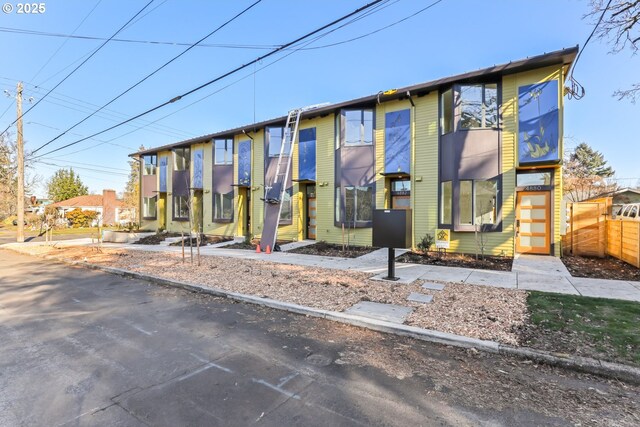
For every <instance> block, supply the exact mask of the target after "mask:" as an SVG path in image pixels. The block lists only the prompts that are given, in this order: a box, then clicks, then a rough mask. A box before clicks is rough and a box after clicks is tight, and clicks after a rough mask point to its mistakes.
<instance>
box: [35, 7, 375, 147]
mask: <svg viewBox="0 0 640 427" xmlns="http://www.w3.org/2000/svg"><path fill="white" fill-rule="evenodd" d="M382 1H383V0H374V1H372V2H370V3H368V4H366V5H364V6H362V7H360V8H358V9H356V10H354V11H353V12H350V13H348V14H346V15H343V16H342V17H340V18H338V19H335V20H333V21H331V22H330V23H328V24H325V25H323V26H321V27H319V28H317V29H315V30H313V31H311V32H309V33H307V34H305V35H303V36H301V37H298V38H296V39H295V40H293V41H291V42H288V43H286V44H284V45H282V46H281V47H279V48H277V49H274V50H272V51H271V52H269V53H266V54H264V55H262V56H260V57H258V58H256V59H254V60H251V61H249V62H247V63H246V64H242V65H240V66H238V67H236V68H234V69H233V70H231V71H228V72H226V73H224V74H222V75H220V76H218V77H216V78H214V79H212V80H209V81H208V82H206V83H203V84H201V85H200V86H197V87H195V88H193V89H191V90H189V91H187V92H184V93H183V94H181V95H178V96H175V97H173V98H171V99H169V100H168V101H165V102H163V103H162V104H159V105H156V106H155V107H152V108H150V109H148V110H146V111H144V112H142V113H140V114H137V115H135V116H133V117H131V118H129V119H127V120H124V121H122V122H120V123H118V124H116V125H114V126H111V127H108V128H106V129H103V130H101V131H99V132H95V133H93V134H92V135H90V136H88V137H85V138H82V139H79V140H77V141H74V142H71V143H69V144H66V145H63V146H62V147H59V148H56V149H55V150H51V151H49V152H47V153H44V154H42V155H41V156H45V155H48V154H51V153H53V152H56V151H59V150H62V149H65V148H67V147H70V146H72V145H75V144H79V143H80V142H82V141H85V140H87V139H89V138H92V137H94V136H97V135H101V134H103V133H105V132H108V131H110V130H113V129H115V128H118V127H120V126H122V125H125V124H127V123H129V122H131V121H133V120H136V119H138V118H140V117H143V116H146V115H147V114H150V113H152V112H154V111H156V110H159V109H161V108H163V107H166V106H167V105H169V104H173V103H174V102H177V101H179V100H181V99H182V98H184V97H187V96H189V95H191V94H193V93H195V92H198V91H200V90H202V89H204V88H205V87H208V86H210V85H212V84H214V83H216V82H218V81H220V80H222V79H224V78H226V77H229V76H231V75H233V74H235V73H237V72H239V71H241V70H244V69H245V68H247V67H249V66H251V65H253V64H255V63H257V62H260V61H262V60H264V59H266V58H268V57H270V56H272V55H275V54H276V53H278V52H280V51H282V50H284V49H286V48H287V47H290V46H293V45H295V44H297V43H299V42H301V41H303V40H305V39H308V38H309V37H311V36H313V35H316V34H318V33H320V32H321V31H324V30H325V29H327V28H329V27H332V26H334V25H335V24H337V23H339V22H342V21H344V20H346V19H348V18H350V17H352V16H354V15H357V14H359V13H361V12H363V11H365V10H367V9H370V8H371V7H372V6H375V5H376V4H378V3H380V2H382Z"/></svg>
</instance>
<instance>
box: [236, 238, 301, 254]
mask: <svg viewBox="0 0 640 427" xmlns="http://www.w3.org/2000/svg"><path fill="white" fill-rule="evenodd" d="M258 243H260V240H259V239H253V240H252V241H251V242H250V243H247V242H246V241H245V242H238V243H233V244H231V245H228V246H225V247H224V248H225V249H246V250H251V251H255V250H256V246H258ZM287 243H291V241H289V240H278V241H277V244H278V245H279V246H282V245H285V244H287Z"/></svg>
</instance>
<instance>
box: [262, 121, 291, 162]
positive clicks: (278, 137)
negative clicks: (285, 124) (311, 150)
mask: <svg viewBox="0 0 640 427" xmlns="http://www.w3.org/2000/svg"><path fill="white" fill-rule="evenodd" d="M283 132H284V128H271V127H268V128H267V137H268V138H269V141H268V143H269V157H279V156H280V146H281V145H282V134H283ZM287 133H289V132H287ZM284 144H285V145H284V150H283V155H285V156H289V151H291V138H289V136H288V135H287V138H286V139H285V142H284Z"/></svg>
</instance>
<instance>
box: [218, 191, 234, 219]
mask: <svg viewBox="0 0 640 427" xmlns="http://www.w3.org/2000/svg"><path fill="white" fill-rule="evenodd" d="M213 219H214V221H216V220H224V221H230V220H232V219H233V191H231V192H229V193H225V194H223V193H214V194H213Z"/></svg>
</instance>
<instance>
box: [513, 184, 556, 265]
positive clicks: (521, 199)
mask: <svg viewBox="0 0 640 427" xmlns="http://www.w3.org/2000/svg"><path fill="white" fill-rule="evenodd" d="M516 252H519V253H529V254H546V255H549V254H550V253H551V193H550V192H549V191H523V192H520V193H518V196H517V203H516Z"/></svg>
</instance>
